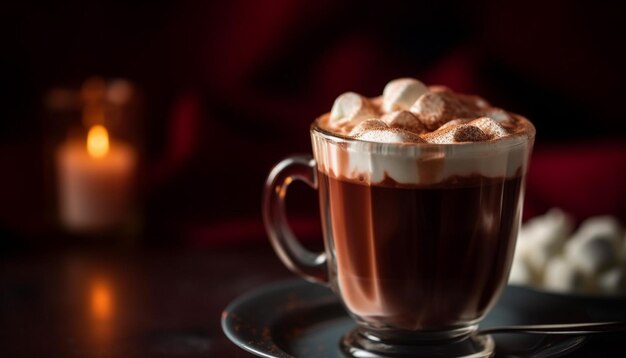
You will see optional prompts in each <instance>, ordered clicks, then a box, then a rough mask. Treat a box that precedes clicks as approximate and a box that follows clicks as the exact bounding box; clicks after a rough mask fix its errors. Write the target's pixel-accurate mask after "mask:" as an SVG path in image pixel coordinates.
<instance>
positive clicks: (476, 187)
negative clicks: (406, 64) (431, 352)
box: [313, 79, 534, 330]
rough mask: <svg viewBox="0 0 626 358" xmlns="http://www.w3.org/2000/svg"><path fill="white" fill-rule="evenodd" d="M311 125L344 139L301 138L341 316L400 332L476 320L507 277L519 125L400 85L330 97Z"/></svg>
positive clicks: (517, 186) (514, 225) (521, 163)
mask: <svg viewBox="0 0 626 358" xmlns="http://www.w3.org/2000/svg"><path fill="white" fill-rule="evenodd" d="M313 127H314V128H319V129H320V130H322V131H325V132H327V133H329V134H332V135H333V136H336V137H345V138H346V139H352V140H351V141H350V140H348V141H345V142H343V143H341V145H337V143H336V141H332V140H330V141H322V140H317V139H316V138H315V137H314V138H313V144H314V152H315V156H316V158H317V163H318V172H319V173H318V177H319V189H320V191H319V193H320V202H321V203H322V205H324V206H326V207H322V208H321V211H322V214H323V215H322V216H323V217H322V221H323V224H324V227H325V232H326V238H327V240H331V242H328V243H327V244H328V245H327V247H332V248H333V250H332V252H331V253H330V254H331V255H334V258H335V262H336V272H337V274H336V282H335V283H334V285H333V286H334V288H335V289H336V290H337V291H338V293H339V294H340V295H341V296H342V297H343V301H344V303H345V305H346V306H347V308H348V310H349V311H350V312H352V313H353V314H354V315H355V316H357V317H360V318H361V319H362V320H366V321H367V322H368V324H369V325H370V326H376V327H379V328H385V327H392V328H394V329H407V330H433V329H435V330H436V329H446V328H449V327H454V326H456V325H459V324H460V323H463V324H467V323H468V322H474V321H476V320H478V319H479V318H481V317H482V316H483V315H484V313H485V312H486V311H487V310H488V309H489V308H490V307H491V305H492V304H493V303H494V301H495V299H496V298H497V296H498V293H499V292H500V290H501V289H502V288H503V286H504V285H505V283H506V279H507V276H508V272H509V269H510V263H511V257H512V255H513V251H514V248H515V240H516V237H517V232H518V228H519V223H520V217H521V216H520V215H521V199H520V198H521V193H522V188H523V185H522V183H523V181H522V177H523V172H524V170H525V163H526V160H527V155H528V150H529V147H528V145H527V144H528V138H529V137H531V136H532V135H533V134H534V129H533V127H532V125H531V124H530V122H528V121H527V120H526V119H525V118H523V117H521V116H518V115H515V114H512V113H508V112H506V111H504V110H501V109H499V108H495V107H492V106H491V105H489V104H488V103H487V101H485V100H484V99H482V98H479V97H476V96H468V95H461V94H457V93H454V92H452V91H451V90H449V89H447V88H444V87H439V86H433V87H426V86H424V85H422V84H421V83H420V82H419V81H417V80H414V79H400V80H395V81H392V82H390V83H389V84H388V85H387V87H386V88H385V90H384V92H383V96H382V97H378V98H372V99H368V98H365V97H362V96H360V95H357V94H355V93H347V94H344V95H341V96H340V97H338V99H337V100H336V101H335V104H334V106H333V109H332V111H331V112H330V113H329V114H326V115H324V116H322V117H320V118H318V120H317V121H316V123H314V124H313ZM392 143H393V144H396V147H394V148H393V149H389V148H387V150H383V151H376V150H375V149H374V150H372V147H375V146H377V145H381V144H383V145H387V144H392ZM442 145H443V146H445V147H446V151H447V152H446V151H441V146H442ZM367 146H369V147H370V148H369V149H365V148H366V147H367ZM435 147H437V150H435V149H434V148H435ZM401 152H403V153H401ZM324 213H326V215H324Z"/></svg>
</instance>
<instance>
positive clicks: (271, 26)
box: [0, 0, 626, 250]
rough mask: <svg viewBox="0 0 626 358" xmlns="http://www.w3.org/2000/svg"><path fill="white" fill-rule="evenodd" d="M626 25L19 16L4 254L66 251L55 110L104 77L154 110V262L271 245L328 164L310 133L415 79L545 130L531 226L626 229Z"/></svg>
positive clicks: (581, 14) (3, 164)
mask: <svg viewBox="0 0 626 358" xmlns="http://www.w3.org/2000/svg"><path fill="white" fill-rule="evenodd" d="M625 14H626V12H625V11H624V8H623V5H622V4H619V3H617V2H615V3H612V4H610V5H608V4H606V5H601V4H597V3H589V2H582V1H578V2H570V1H564V0H559V1H551V2H545V1H536V0H531V1H514V2H506V4H504V2H499V1H494V0H485V1H439V2H434V1H433V2H430V1H429V2H413V3H411V4H405V3H400V2H362V1H345V2H340V3H339V2H334V1H315V2H304V1H288V0H279V1H271V2H249V1H242V0H240V1H229V2H194V1H176V2H173V1H171V2H170V1H125V2H121V1H108V2H103V1H92V2H81V1H67V2H63V3H54V2H53V3H45V4H36V3H34V2H33V3H30V2H19V3H14V4H10V5H3V11H2V14H1V15H0V19H1V20H2V23H3V24H4V25H5V27H6V29H5V30H4V31H3V33H4V37H6V39H5V40H3V45H4V46H3V53H4V54H3V56H2V57H3V60H5V61H7V63H6V64H5V65H4V66H2V72H3V73H2V78H3V80H2V84H1V85H2V86H3V87H4V91H3V93H5V95H4V96H5V97H4V98H5V101H6V102H5V103H3V104H2V106H1V108H0V111H1V112H0V117H1V118H2V119H1V120H0V168H2V169H0V172H1V173H2V175H0V245H1V246H0V249H3V250H12V249H17V250H19V249H37V248H49V247H51V245H52V246H53V245H56V244H55V243H51V242H50V241H49V240H47V237H48V236H49V235H50V232H53V231H54V230H55V223H54V222H51V221H50V218H49V217H48V215H47V214H46V205H47V202H46V200H48V199H47V198H48V197H49V196H50V195H49V193H47V191H49V190H50V189H49V188H50V187H51V185H50V183H49V182H48V181H49V180H50V175H48V174H47V173H45V170H46V169H45V167H44V164H43V163H44V161H45V157H46V155H49V154H50V153H46V148H45V147H44V146H43V143H44V142H45V138H46V136H47V135H49V133H47V132H46V128H47V127H46V125H45V122H44V118H45V111H44V109H43V105H42V103H43V97H44V95H45V93H46V91H48V90H49V89H51V88H53V87H55V86H75V87H77V86H79V85H80V83H81V82H82V81H84V80H85V79H86V78H88V77H89V76H92V75H94V74H97V75H101V76H103V77H105V78H117V77H121V78H127V79H129V80H130V81H132V82H133V83H134V84H135V85H137V86H138V87H139V88H140V90H141V92H142V93H143V97H144V105H145V113H144V116H145V118H144V120H145V133H144V134H143V136H144V138H145V146H146V151H145V153H144V154H145V158H144V164H143V167H142V171H141V173H140V185H139V188H140V189H141V199H142V200H141V203H142V205H141V212H142V215H143V218H144V220H143V222H144V227H143V231H142V237H143V243H144V244H146V245H150V244H165V245H185V246H194V247H196V246H206V245H211V244H217V243H219V244H226V243H240V242H248V241H253V240H257V241H260V240H263V239H264V232H263V227H262V223H261V216H260V199H261V188H262V185H263V181H264V178H265V175H266V174H267V173H268V172H269V170H270V168H271V166H272V165H273V164H274V163H276V162H277V161H278V160H280V159H281V158H283V157H284V156H286V155H289V154H291V153H296V152H310V143H309V134H308V127H309V125H310V123H311V121H312V120H313V119H314V118H315V117H316V116H318V115H320V114H321V113H323V112H326V111H328V110H329V109H330V107H331V105H332V102H333V100H334V98H335V97H336V96H337V95H339V94H340V93H342V92H344V91H347V90H353V91H356V92H360V93H362V94H364V95H367V96H375V95H378V94H379V93H380V92H381V91H382V88H383V86H384V85H385V83H386V82H387V81H388V80H390V79H393V78H397V77H404V76H410V77H416V78H418V79H421V80H423V81H424V82H425V83H428V84H444V85H447V86H449V87H451V88H453V89H455V90H457V91H461V92H469V93H477V94H480V95H482V96H484V97H485V98H487V99H489V100H490V102H492V103H494V104H495V105H497V106H500V107H504V108H507V109H509V110H511V111H514V112H517V113H521V114H523V115H525V116H527V117H528V118H530V119H531V120H532V121H533V122H534V123H535V125H536V127H537V132H538V135H537V140H536V149H535V152H534V155H533V159H532V164H531V169H530V173H529V177H528V185H527V197H526V217H530V216H534V215H538V214H541V213H543V212H545V211H546V210H547V209H548V208H550V207H553V206H559V207H562V208H563V209H564V210H566V211H569V212H571V213H572V214H574V215H575V217H576V218H578V219H582V218H585V217H588V216H591V215H595V214H613V215H617V216H618V217H619V218H620V219H621V220H622V222H626V106H624V105H623V101H624V100H623V98H622V97H623V93H624V90H623V84H624V83H626V76H625V74H626V71H625V70H624V63H626V55H625V47H624V43H626V41H625V40H626V38H625V37H624V33H626V31H624V30H625V29H624V24H626V18H625V17H626V15H625ZM293 191H294V192H292V193H291V194H290V202H289V205H290V210H291V211H292V212H293V224H294V227H295V229H296V231H297V232H299V233H300V234H301V235H303V236H305V237H307V238H308V239H309V240H311V241H313V240H317V239H318V238H319V236H320V229H319V224H318V214H317V210H318V208H317V203H316V200H315V193H314V192H313V191H311V190H309V189H308V188H305V187H302V186H296V187H295V188H294V190H293ZM57 244H58V243H57Z"/></svg>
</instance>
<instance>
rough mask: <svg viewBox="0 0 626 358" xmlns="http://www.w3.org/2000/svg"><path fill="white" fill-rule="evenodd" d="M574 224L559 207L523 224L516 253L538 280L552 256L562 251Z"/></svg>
mask: <svg viewBox="0 0 626 358" xmlns="http://www.w3.org/2000/svg"><path fill="white" fill-rule="evenodd" d="M573 226H574V220H573V219H572V218H571V217H570V216H569V215H567V214H566V213H564V212H563V211H561V210H559V209H551V210H549V211H548V212H547V213H546V214H544V215H542V216H538V217H535V218H533V219H531V220H529V221H528V222H526V224H524V225H523V226H522V229H521V230H520V233H519V237H518V240H517V246H518V250H517V251H516V255H520V256H522V259H523V260H524V261H525V262H526V264H527V265H528V267H529V269H530V271H531V272H532V273H533V275H535V277H536V278H537V279H538V280H541V277H542V275H543V272H544V270H545V267H546V265H547V263H548V260H549V259H550V257H552V256H553V255H555V254H557V253H559V252H560V250H561V248H562V246H563V243H564V242H565V240H566V239H567V237H569V235H570V234H571V232H572V228H573Z"/></svg>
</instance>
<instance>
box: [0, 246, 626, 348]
mask: <svg viewBox="0 0 626 358" xmlns="http://www.w3.org/2000/svg"><path fill="white" fill-rule="evenodd" d="M0 260H1V262H0V356H2V357H18V356H26V357H43V356H46V357H47V356H61V357H73V356H83V357H129V356H130V357H137V356H138V357H152V356H168V357H169V356H175V357H250V356H251V355H250V354H248V353H246V352H244V351H243V350H241V349H240V348H238V347H236V346H235V345H233V344H232V343H231V342H230V341H229V340H228V339H227V338H226V337H225V336H224V334H223V333H222V330H221V327H220V315H221V312H222V310H223V309H224V307H225V306H226V305H227V304H228V303H229V302H231V301H232V300H233V299H234V298H236V297H237V296H239V295H241V294H242V293H244V292H247V291H249V290H252V289H254V288H257V287H259V286H262V285H264V284H267V283H269V282H272V281H276V280H280V279H284V278H292V277H293V275H292V274H291V273H289V272H288V271H287V270H286V269H285V268H284V267H283V266H282V264H281V263H280V262H279V261H278V259H277V258H276V256H275V255H274V254H273V253H272V252H271V250H270V248H269V245H267V244H265V245H255V246H253V247H247V248H228V247H221V248H214V249H203V250H195V251H190V250H187V251H184V250H170V249H167V250H166V249H150V250H142V251H114V250H96V249H72V250H64V251H47V252H40V253H32V252H31V253H22V254H20V253H14V254H10V255H5V256H2V257H0ZM625 310H626V307H625ZM625 337H626V336H624V335H611V336H607V337H600V338H599V339H598V338H595V337H594V338H593V339H592V340H591V341H590V342H588V343H587V344H586V345H585V346H583V347H582V348H581V349H580V350H578V351H577V352H576V353H575V354H574V356H578V357H586V356H590V357H591V356H607V355H608V352H609V349H614V348H615V347H617V348H618V349H619V351H620V352H622V353H624V345H623V344H621V342H623V341H624V338H625ZM620 347H621V348H620ZM617 354H618V355H619V354H620V353H617ZM609 356H610V355H609Z"/></svg>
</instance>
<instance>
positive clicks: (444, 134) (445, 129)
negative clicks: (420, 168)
mask: <svg viewBox="0 0 626 358" xmlns="http://www.w3.org/2000/svg"><path fill="white" fill-rule="evenodd" d="M450 122H452V121H450ZM450 122H448V123H450ZM459 122H461V121H459ZM470 123H471V122H470ZM470 123H468V124H458V125H454V124H448V125H443V126H441V127H440V128H439V129H437V130H436V131H434V132H431V133H426V134H424V139H425V140H426V141H427V142H428V143H436V144H451V143H464V142H483V141H487V140H489V139H491V136H490V135H489V134H487V133H485V132H484V131H483V130H482V129H480V128H479V127H477V126H474V125H471V124H470Z"/></svg>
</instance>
